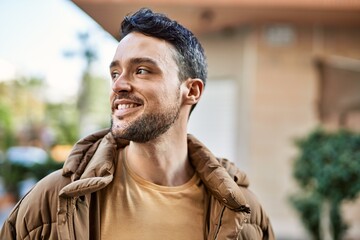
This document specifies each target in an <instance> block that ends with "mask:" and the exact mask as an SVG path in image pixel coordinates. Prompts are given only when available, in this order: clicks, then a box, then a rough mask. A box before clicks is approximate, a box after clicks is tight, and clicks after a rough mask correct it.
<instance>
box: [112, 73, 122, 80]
mask: <svg viewBox="0 0 360 240" xmlns="http://www.w3.org/2000/svg"><path fill="white" fill-rule="evenodd" d="M119 75H120V74H119V73H118V72H112V73H111V79H113V80H115V79H117V78H118V77H119Z"/></svg>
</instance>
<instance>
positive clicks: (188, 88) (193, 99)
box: [183, 78, 204, 105]
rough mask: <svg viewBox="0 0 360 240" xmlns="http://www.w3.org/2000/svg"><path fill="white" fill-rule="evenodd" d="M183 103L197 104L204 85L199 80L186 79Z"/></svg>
mask: <svg viewBox="0 0 360 240" xmlns="http://www.w3.org/2000/svg"><path fill="white" fill-rule="evenodd" d="M184 87H185V91H184V95H183V97H184V103H185V104H188V105H194V104H196V103H198V102H199V100H200V97H201V95H202V93H203V90H204V83H203V81H201V79H199V78H188V79H187V80H186V81H185V82H184Z"/></svg>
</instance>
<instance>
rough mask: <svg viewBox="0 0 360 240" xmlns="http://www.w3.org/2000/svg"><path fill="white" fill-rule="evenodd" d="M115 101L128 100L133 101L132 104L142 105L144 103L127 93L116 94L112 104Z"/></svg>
mask: <svg viewBox="0 0 360 240" xmlns="http://www.w3.org/2000/svg"><path fill="white" fill-rule="evenodd" d="M117 99H128V100H131V101H134V102H136V103H139V104H144V101H143V100H142V99H141V98H139V97H137V96H135V95H134V94H132V93H129V92H118V93H116V97H115V98H114V100H113V103H114V102H115V100H117Z"/></svg>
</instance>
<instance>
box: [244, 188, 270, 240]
mask: <svg viewBox="0 0 360 240" xmlns="http://www.w3.org/2000/svg"><path fill="white" fill-rule="evenodd" d="M242 190H243V193H244V195H245V198H246V200H247V202H248V204H249V205H250V209H251V213H250V217H249V219H247V221H246V222H245V224H244V225H243V229H242V231H241V234H240V236H239V238H238V239H239V240H240V239H241V240H245V239H263V240H275V235H274V232H273V229H272V225H271V222H270V219H269V217H268V215H267V214H266V212H265V210H264V209H263V207H262V205H261V204H260V202H259V201H258V200H257V198H256V196H255V195H254V194H253V193H252V192H251V191H250V190H249V189H247V188H242Z"/></svg>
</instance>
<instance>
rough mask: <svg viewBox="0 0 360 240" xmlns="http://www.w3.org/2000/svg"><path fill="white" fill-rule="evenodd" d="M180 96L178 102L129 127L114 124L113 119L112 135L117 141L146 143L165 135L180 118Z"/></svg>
mask: <svg viewBox="0 0 360 240" xmlns="http://www.w3.org/2000/svg"><path fill="white" fill-rule="evenodd" d="M179 97H180V96H179V94H178V97H177V101H176V102H175V103H174V104H173V105H172V106H168V107H166V109H165V110H162V111H161V112H152V113H145V114H144V115H142V116H140V117H139V118H138V119H135V120H134V121H132V122H130V123H128V124H127V125H121V126H120V125H116V124H114V118H113V117H112V118H111V134H112V135H113V137H114V138H115V139H126V140H129V141H133V142H139V143H145V142H148V141H150V140H153V139H156V138H157V137H159V136H160V135H162V134H164V133H165V132H167V131H168V130H169V128H170V127H171V126H172V125H173V124H174V122H175V121H176V120H177V119H178V118H179V114H180V102H179Z"/></svg>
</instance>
